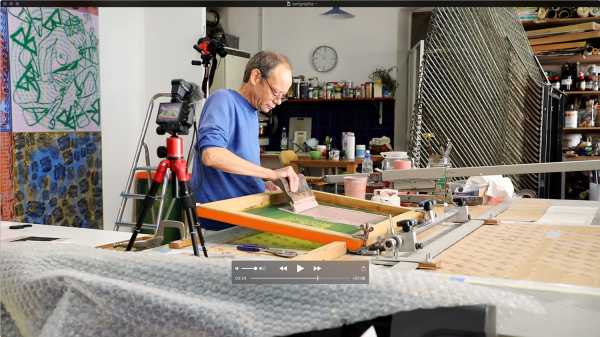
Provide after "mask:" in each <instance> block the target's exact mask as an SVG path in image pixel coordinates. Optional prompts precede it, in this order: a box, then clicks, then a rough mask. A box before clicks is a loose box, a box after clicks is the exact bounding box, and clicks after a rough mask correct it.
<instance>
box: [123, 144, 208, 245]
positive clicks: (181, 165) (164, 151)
mask: <svg viewBox="0 0 600 337" xmlns="http://www.w3.org/2000/svg"><path fill="white" fill-rule="evenodd" d="M157 152H158V156H159V157H160V158H166V159H164V160H162V161H161V162H160V164H158V168H157V169H156V173H155V174H154V177H153V178H152V185H150V191H148V194H147V195H146V197H145V198H144V202H143V204H142V210H141V213H140V215H139V217H138V220H137V223H136V225H135V228H134V230H133V233H132V234H131V238H130V239H129V243H128V244H127V249H126V250H127V251H130V250H131V249H132V248H133V244H134V242H135V239H136V237H137V235H138V233H140V231H141V230H142V223H143V220H144V218H145V216H146V213H147V212H148V211H149V210H150V208H151V207H152V204H153V203H154V201H155V200H156V199H155V197H156V193H157V192H158V188H159V187H160V186H161V185H162V184H163V181H164V180H165V176H166V174H167V171H169V170H170V172H171V173H172V174H173V176H174V177H173V178H174V180H173V184H174V189H173V192H174V197H175V198H176V199H177V200H178V201H179V202H180V203H181V205H182V207H183V210H184V213H185V217H186V220H187V223H188V227H189V231H190V237H191V238H192V248H193V249H194V255H196V256H200V253H199V251H198V240H199V241H200V244H201V245H202V251H203V252H204V256H205V257H208V252H207V251H206V246H205V245H204V236H203V235H202V228H201V227H200V224H199V223H198V219H197V217H196V204H195V202H194V199H193V198H192V195H191V193H190V191H191V189H190V186H189V183H190V175H189V173H188V170H187V163H186V161H185V160H184V159H183V139H181V137H179V136H178V135H177V134H172V135H171V136H170V137H169V138H167V147H166V148H165V147H164V146H161V147H159V148H158V151H157Z"/></svg>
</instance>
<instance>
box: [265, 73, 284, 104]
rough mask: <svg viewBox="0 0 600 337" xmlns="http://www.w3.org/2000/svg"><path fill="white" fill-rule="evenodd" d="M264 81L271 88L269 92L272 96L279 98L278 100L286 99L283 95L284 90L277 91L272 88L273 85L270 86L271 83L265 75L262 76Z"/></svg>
mask: <svg viewBox="0 0 600 337" xmlns="http://www.w3.org/2000/svg"><path fill="white" fill-rule="evenodd" d="M262 78H263V79H264V80H265V82H266V83H267V85H268V86H269V89H271V94H272V95H273V97H275V99H276V100H279V101H280V102H285V101H286V100H287V98H286V97H285V94H286V93H285V92H280V93H278V92H277V91H275V89H273V87H272V86H271V83H269V80H268V79H267V78H266V77H264V76H263V77H262Z"/></svg>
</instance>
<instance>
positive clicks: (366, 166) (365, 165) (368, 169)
mask: <svg viewBox="0 0 600 337" xmlns="http://www.w3.org/2000/svg"><path fill="white" fill-rule="evenodd" d="M362 173H373V161H372V160H371V151H369V150H367V151H365V159H363V162H362Z"/></svg>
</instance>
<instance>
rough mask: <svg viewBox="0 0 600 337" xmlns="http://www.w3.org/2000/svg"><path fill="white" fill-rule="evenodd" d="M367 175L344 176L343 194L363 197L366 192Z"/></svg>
mask: <svg viewBox="0 0 600 337" xmlns="http://www.w3.org/2000/svg"><path fill="white" fill-rule="evenodd" d="M367 180H368V177H344V195H345V196H347V197H352V198H358V199H364V198H365V194H366V192H367Z"/></svg>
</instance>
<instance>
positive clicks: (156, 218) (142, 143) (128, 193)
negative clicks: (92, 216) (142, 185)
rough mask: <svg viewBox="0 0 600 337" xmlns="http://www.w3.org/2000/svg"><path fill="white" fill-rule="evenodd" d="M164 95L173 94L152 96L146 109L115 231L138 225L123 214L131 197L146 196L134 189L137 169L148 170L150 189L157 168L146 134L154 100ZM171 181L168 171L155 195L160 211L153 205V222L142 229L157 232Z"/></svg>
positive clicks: (166, 95)
mask: <svg viewBox="0 0 600 337" xmlns="http://www.w3.org/2000/svg"><path fill="white" fill-rule="evenodd" d="M163 97H167V98H171V94H170V93H158V94H156V95H154V96H152V98H151V99H150V103H149V104H148V109H147V111H146V119H145V120H144V125H143V127H142V133H141V134H140V138H139V139H138V143H137V147H136V150H135V156H134V159H133V163H132V165H131V169H130V170H129V176H128V177H127V182H126V183H125V188H124V189H123V191H122V192H121V205H120V206H119V211H118V212H117V219H116V221H115V226H114V228H113V230H115V231H119V229H120V228H121V226H128V227H131V228H133V227H135V225H136V223H135V222H129V221H125V220H124V219H123V216H124V214H125V208H126V206H127V201H128V200H129V199H134V200H143V199H144V198H145V197H146V195H145V194H138V193H135V192H134V191H133V190H132V187H133V182H134V180H135V174H136V172H137V171H146V172H148V180H147V182H148V189H150V184H151V176H152V171H154V170H156V167H152V166H151V165H150V153H149V151H148V145H147V144H146V134H147V131H148V126H149V124H150V120H151V118H152V112H153V110H154V101H155V100H156V99H158V98H163ZM142 150H144V154H145V165H140V163H139V161H140V156H141V154H142ZM169 181H170V176H169V173H167V176H166V177H165V181H164V183H163V185H162V189H161V192H160V195H157V196H156V197H155V199H156V200H158V201H159V206H158V213H156V212H155V210H154V206H153V207H152V208H151V216H152V218H153V223H143V224H142V229H149V230H152V231H154V232H156V231H157V230H158V227H159V225H160V222H161V220H162V216H163V206H164V201H165V193H166V191H167V186H168V183H169ZM175 200H176V199H175V198H173V199H171V202H170V203H169V209H168V210H167V212H166V213H165V218H166V217H168V216H169V214H170V213H171V210H172V209H173V206H174V204H175ZM133 216H134V218H135V217H136V214H134V215H133Z"/></svg>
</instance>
